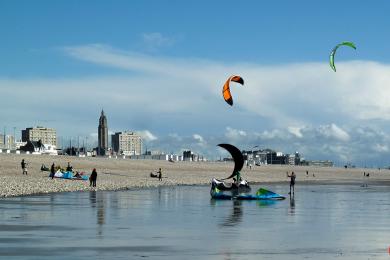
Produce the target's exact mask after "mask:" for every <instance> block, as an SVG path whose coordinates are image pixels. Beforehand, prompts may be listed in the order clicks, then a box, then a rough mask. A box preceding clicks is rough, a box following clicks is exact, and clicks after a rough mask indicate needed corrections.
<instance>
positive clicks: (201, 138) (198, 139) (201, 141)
mask: <svg viewBox="0 0 390 260" xmlns="http://www.w3.org/2000/svg"><path fill="white" fill-rule="evenodd" d="M192 137H193V138H194V139H195V140H196V141H198V142H200V143H203V142H204V139H203V137H202V136H201V135H198V134H194V135H192Z"/></svg>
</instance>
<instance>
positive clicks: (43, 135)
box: [22, 126, 57, 146]
mask: <svg viewBox="0 0 390 260" xmlns="http://www.w3.org/2000/svg"><path fill="white" fill-rule="evenodd" d="M39 140H41V142H42V144H49V145H54V146H57V132H56V130H55V129H54V128H47V127H42V126H37V127H35V128H33V127H30V128H26V129H25V130H22V142H28V141H39Z"/></svg>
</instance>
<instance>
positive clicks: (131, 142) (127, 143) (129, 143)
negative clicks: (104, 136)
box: [111, 132, 142, 155]
mask: <svg viewBox="0 0 390 260" xmlns="http://www.w3.org/2000/svg"><path fill="white" fill-rule="evenodd" d="M141 143H142V139H141V136H139V135H137V134H135V133H133V132H116V133H115V134H114V135H112V136H111V144H112V149H113V150H114V152H116V153H118V154H124V155H140V154H141V147H142V144H141Z"/></svg>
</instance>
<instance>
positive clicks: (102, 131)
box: [98, 110, 108, 155]
mask: <svg viewBox="0 0 390 260" xmlns="http://www.w3.org/2000/svg"><path fill="white" fill-rule="evenodd" d="M107 151H108V126H107V117H106V116H105V115H104V111H103V110H102V113H101V115H100V118H99V127H98V155H105V154H106V152H107Z"/></svg>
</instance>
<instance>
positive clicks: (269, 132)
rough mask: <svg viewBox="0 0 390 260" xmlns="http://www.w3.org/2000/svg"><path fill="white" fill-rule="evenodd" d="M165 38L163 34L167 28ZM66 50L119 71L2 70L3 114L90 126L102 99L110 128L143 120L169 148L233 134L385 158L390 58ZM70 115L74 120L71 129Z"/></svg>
mask: <svg viewBox="0 0 390 260" xmlns="http://www.w3.org/2000/svg"><path fill="white" fill-rule="evenodd" d="M160 36H161V35H160ZM160 36H158V35H146V36H145V37H146V40H147V39H153V38H156V37H157V38H159V37H160ZM160 40H161V42H162V44H163V43H164V38H163V36H161V37H160ZM154 41H157V40H154ZM157 42H158V41H157ZM62 51H63V52H64V53H65V54H66V56H68V57H71V58H73V59H76V60H79V61H80V62H85V63H87V64H91V65H99V66H101V67H103V68H108V69H110V70H112V69H117V70H118V72H120V73H119V74H115V75H113V74H111V73H110V72H107V73H106V74H102V75H95V76H89V77H80V78H61V77H60V78H27V79H26V78H24V79H12V78H11V79H10V78H2V79H0V89H1V91H2V94H3V95H4V96H6V97H7V99H5V100H4V101H3V106H4V107H6V108H8V111H7V110H4V109H3V110H2V111H1V112H0V115H1V116H2V118H9V120H8V122H6V124H9V125H18V126H20V128H22V127H28V126H31V125H36V124H37V122H38V123H39V122H40V121H41V120H44V119H45V120H47V119H50V120H53V123H52V125H53V127H56V128H57V129H58V133H59V135H64V136H67V135H77V134H84V133H90V132H92V131H93V130H94V129H95V128H96V127H97V118H98V116H99V113H100V109H102V108H104V110H105V111H106V114H107V115H108V119H109V127H110V128H111V129H113V131H117V130H118V131H121V130H133V129H145V131H147V132H145V133H144V136H145V139H146V141H147V142H150V143H154V145H156V146H157V145H161V147H162V148H161V149H168V151H171V150H174V149H177V150H180V149H187V148H192V149H198V150H199V152H200V153H208V154H213V153H215V152H216V151H217V152H218V151H219V150H218V149H217V148H215V146H216V144H218V142H232V143H233V144H235V145H237V146H240V147H241V148H242V149H245V148H250V147H253V146H254V145H259V146H260V147H263V148H265V146H269V147H274V148H276V149H280V150H282V151H286V152H294V151H295V150H298V151H302V152H303V153H304V154H305V155H306V157H310V158H312V159H333V160H340V161H343V160H345V161H356V162H360V163H362V164H363V163H364V161H365V160H368V158H369V157H375V158H376V159H375V158H372V160H375V162H376V163H378V164H379V163H387V159H385V158H386V156H387V155H386V152H388V146H389V143H388V141H389V135H388V134H387V132H388V130H389V128H390V125H389V123H388V121H389V119H390V103H389V102H387V101H388V100H389V98H390V88H389V87H387V86H389V85H390V66H389V65H388V64H383V63H378V62H373V61H349V62H337V68H338V71H337V73H334V72H333V71H331V69H330V68H329V65H328V64H327V63H326V62H324V63H296V64H280V65H264V64H248V63H234V64H233V63H223V62H218V61H210V60H201V59H193V58H183V59H173V58H169V57H156V56H147V55H143V54H139V53H133V52H128V51H123V50H117V49H114V48H112V47H110V46H104V45H99V44H93V45H82V46H68V47H65V48H63V49H62ZM233 74H238V75H241V76H242V77H243V78H244V80H245V85H244V86H240V85H235V84H234V83H233V84H232V88H231V90H232V93H233V98H234V106H233V107H230V106H228V105H227V104H225V103H224V101H223V99H222V97H221V88H222V85H223V83H224V81H225V80H226V78H227V77H228V76H230V75H233ZM40 93H41V94H40ZM44 97H45V98H44ZM47 97H48V98H47ZM15 100H18V101H19V102H17V103H15V102H14V101H15ZM10 111H11V112H10ZM25 124H28V125H25ZM69 124H72V125H75V126H77V127H72V128H71V129H69V127H67V125H69ZM49 126H50V125H49ZM147 133H149V134H147ZM152 133H153V134H152ZM174 140H176V141H175V142H174ZM168 145H171V147H170V148H168ZM164 147H167V148H164ZM368 153H369V154H370V155H367V154H368ZM371 153H372V154H373V155H375V156H371ZM385 155H386V156H385ZM367 156H368V157H367ZM372 160H371V161H372Z"/></svg>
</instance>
